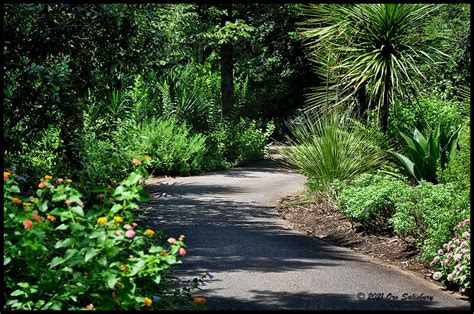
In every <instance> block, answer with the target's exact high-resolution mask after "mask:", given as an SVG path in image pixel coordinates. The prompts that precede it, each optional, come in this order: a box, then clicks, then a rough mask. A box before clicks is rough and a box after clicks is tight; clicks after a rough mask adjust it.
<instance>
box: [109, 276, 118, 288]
mask: <svg viewBox="0 0 474 314" xmlns="http://www.w3.org/2000/svg"><path fill="white" fill-rule="evenodd" d="M116 283H117V278H116V277H115V275H114V276H112V277H110V278H109V279H108V280H107V285H108V286H109V288H110V289H115V284H116Z"/></svg>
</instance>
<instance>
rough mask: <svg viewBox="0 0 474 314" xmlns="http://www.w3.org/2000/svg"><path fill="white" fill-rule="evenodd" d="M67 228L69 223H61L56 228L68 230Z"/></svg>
mask: <svg viewBox="0 0 474 314" xmlns="http://www.w3.org/2000/svg"><path fill="white" fill-rule="evenodd" d="M67 228H69V226H68V225H66V224H60V225H59V226H57V227H56V230H66V229H67Z"/></svg>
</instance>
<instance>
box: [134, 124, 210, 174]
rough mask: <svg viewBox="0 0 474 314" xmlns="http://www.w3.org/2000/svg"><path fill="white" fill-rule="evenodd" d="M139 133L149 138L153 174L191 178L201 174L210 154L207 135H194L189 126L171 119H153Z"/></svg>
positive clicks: (141, 126) (141, 127)
mask: <svg viewBox="0 0 474 314" xmlns="http://www.w3.org/2000/svg"><path fill="white" fill-rule="evenodd" d="M138 133H139V134H141V136H143V137H144V138H146V143H147V144H148V145H149V148H148V149H147V153H148V154H150V155H152V156H153V157H154V159H153V162H152V163H151V171H152V172H153V173H155V174H170V175H189V174H193V173H197V172H200V171H202V167H203V162H204V157H205V154H206V151H207V148H206V145H205V142H206V137H205V136H204V135H202V134H191V133H190V130H189V129H188V128H187V126H186V125H184V124H178V123H176V122H175V121H174V120H172V119H167V120H165V119H161V120H155V119H152V120H151V121H150V122H147V123H145V124H142V125H140V127H139V129H138Z"/></svg>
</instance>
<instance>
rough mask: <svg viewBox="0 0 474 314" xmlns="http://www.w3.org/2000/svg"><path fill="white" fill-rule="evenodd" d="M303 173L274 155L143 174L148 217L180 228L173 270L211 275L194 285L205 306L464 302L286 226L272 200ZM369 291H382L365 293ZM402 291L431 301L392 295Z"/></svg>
mask: <svg viewBox="0 0 474 314" xmlns="http://www.w3.org/2000/svg"><path fill="white" fill-rule="evenodd" d="M304 181H305V179H304V177H302V176H300V175H298V174H296V173H295V172H293V171H290V170H288V169H285V168H284V167H283V166H282V164H281V163H280V162H279V161H278V160H265V161H262V162H258V163H254V164H253V165H251V166H249V167H243V168H235V169H231V170H228V171H221V172H215V173H210V174H206V175H201V176H192V177H178V178H173V179H150V180H148V181H147V189H148V191H149V192H150V194H151V196H152V200H151V203H150V204H149V205H150V206H152V207H153V210H152V212H151V213H150V216H149V219H153V220H154V221H155V222H157V223H158V226H157V228H159V229H161V230H164V231H165V232H166V233H167V234H168V235H170V236H175V237H177V236H178V235H180V234H185V235H186V240H185V242H186V243H187V245H188V255H187V256H186V257H185V258H184V263H183V264H182V265H181V266H180V267H179V268H180V276H183V275H189V276H199V275H202V274H204V273H206V272H210V273H211V274H212V275H213V276H214V278H213V279H212V280H210V281H208V282H207V284H206V286H204V287H202V288H203V289H204V290H203V291H202V293H201V295H203V296H205V297H207V298H208V307H209V309H211V310H214V309H220V310H222V309H236V310H237V309H239V310H250V309H256V310H272V309H291V310H299V309H307V310H322V309H325V310H333V309H343V310H362V309H383V310H385V309H430V308H438V309H439V308H445V309H466V310H467V309H469V307H470V303H468V302H467V301H465V300H463V299H461V297H460V296H459V295H457V294H451V293H450V292H447V291H444V290H443V289H442V288H440V287H439V286H438V285H436V284H435V283H431V282H428V281H426V280H424V279H422V278H419V277H418V276H416V275H413V274H411V273H407V272H403V271H401V270H398V269H395V268H388V267H386V266H382V265H379V264H376V263H373V262H372V261H371V260H370V259H369V258H367V257H364V256H363V255H360V254H358V253H355V252H353V251H350V250H348V249H345V248H341V247H337V246H334V245H331V244H329V243H327V242H324V241H321V240H314V239H311V238H310V237H308V236H306V235H304V234H302V233H300V232H298V231H295V230H293V229H291V228H290V226H289V225H288V224H287V223H286V222H285V221H284V220H281V219H280V218H279V216H278V214H277V213H276V212H275V211H274V210H273V209H272V208H273V207H274V206H275V205H276V204H277V202H278V200H279V198H281V197H283V196H286V195H290V194H296V193H299V192H300V191H302V190H303V184H304ZM358 293H364V294H365V299H364V300H358V298H357V294H358ZM369 293H383V294H384V299H382V300H367V297H368V295H369ZM389 294H391V296H393V297H395V296H398V300H387V299H386V298H387V296H388V295H389ZM404 294H407V295H408V296H413V295H416V296H425V297H426V296H432V300H431V301H430V300H429V299H425V300H401V299H402V298H403V295H404Z"/></svg>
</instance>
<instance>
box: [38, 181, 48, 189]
mask: <svg viewBox="0 0 474 314" xmlns="http://www.w3.org/2000/svg"><path fill="white" fill-rule="evenodd" d="M38 187H39V188H40V189H43V188H45V187H46V183H45V182H40V184H38Z"/></svg>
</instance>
